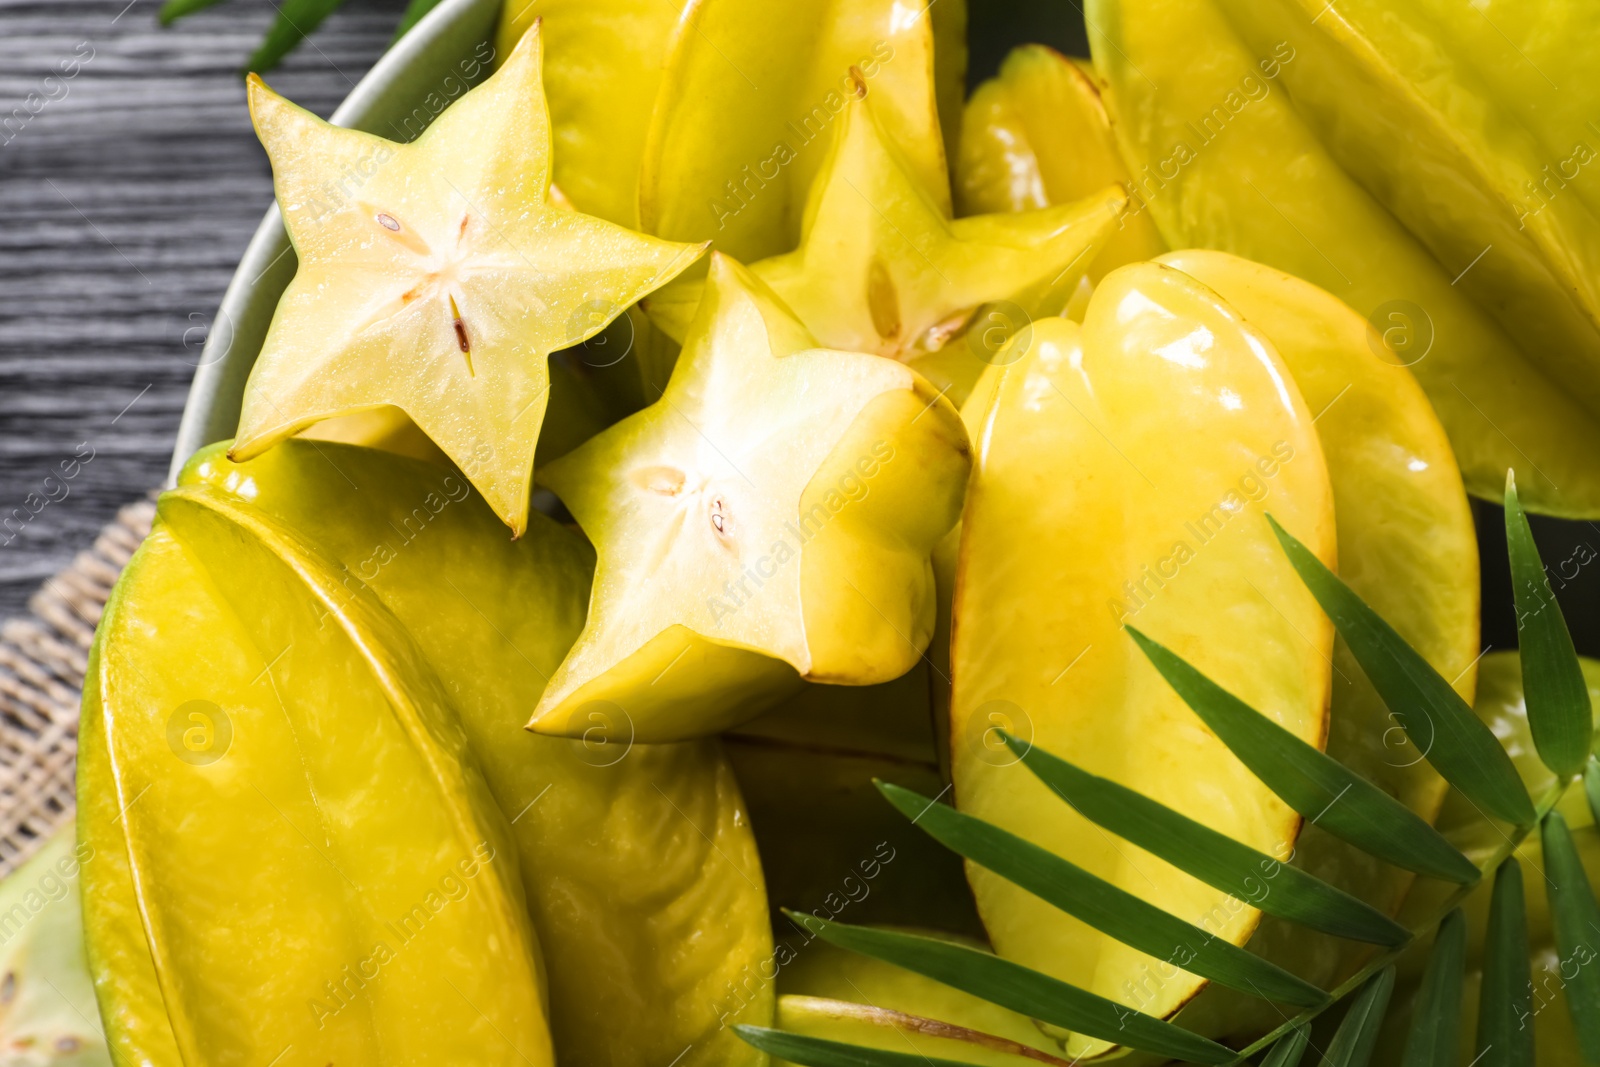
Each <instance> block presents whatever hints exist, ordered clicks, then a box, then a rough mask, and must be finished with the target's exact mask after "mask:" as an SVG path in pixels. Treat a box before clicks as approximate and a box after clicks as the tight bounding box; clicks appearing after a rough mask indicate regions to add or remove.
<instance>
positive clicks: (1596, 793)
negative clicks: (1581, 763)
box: [1583, 756, 1600, 826]
mask: <svg viewBox="0 0 1600 1067" xmlns="http://www.w3.org/2000/svg"><path fill="white" fill-rule="evenodd" d="M1583 791H1584V793H1585V794H1586V795H1587V796H1588V798H1589V813H1590V814H1591V815H1593V816H1594V821H1595V825H1597V826H1600V759H1595V758H1594V757H1593V756H1590V757H1589V765H1588V766H1587V767H1586V768H1584V771H1583Z"/></svg>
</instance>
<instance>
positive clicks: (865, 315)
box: [645, 77, 1127, 369]
mask: <svg viewBox="0 0 1600 1067" xmlns="http://www.w3.org/2000/svg"><path fill="white" fill-rule="evenodd" d="M855 89H856V91H855V94H854V95H853V96H852V97H851V98H850V100H849V103H848V105H847V106H846V108H845V110H844V113H843V114H842V115H841V116H840V117H839V120H838V125H837V126H836V133H835V139H834V142H833V145H832V148H831V150H830V153H829V155H828V158H827V159H826V160H825V161H824V162H823V165H822V169H821V171H820V173H819V174H818V176H817V181H816V184H815V185H813V186H812V190H811V198H810V200H809V202H808V203H807V205H806V214H805V217H804V220H803V223H802V227H801V232H802V236H801V242H800V247H799V248H797V249H795V250H794V251H793V252H789V253H787V254H785V255H781V256H774V257H772V258H770V259H764V260H761V261H759V262H757V263H755V264H754V265H753V266H752V267H751V270H752V271H753V272H754V273H755V275H756V276H757V277H759V278H760V279H761V280H762V281H764V282H766V283H767V284H768V285H769V286H771V288H772V290H773V291H774V292H776V293H777V294H778V296H780V297H781V298H782V299H783V301H784V302H785V303H787V304H788V305H789V306H790V307H791V308H792V309H794V312H795V314H796V315H798V316H799V318H800V321H801V322H803V323H805V325H806V328H807V329H809V330H810V331H811V332H812V333H813V334H815V335H816V336H817V338H818V339H819V340H820V341H821V342H822V343H823V344H825V345H828V346H830V347H834V348H842V349H848V350H851V351H856V352H872V353H876V354H877V355H881V356H889V357H891V358H896V359H904V360H912V359H916V358H918V357H920V356H925V355H927V354H928V353H932V352H935V351H937V350H938V349H940V348H941V347H943V346H944V345H945V344H946V343H947V342H949V341H950V340H951V339H952V338H953V337H955V336H956V335H958V334H961V333H963V332H964V331H965V330H966V329H967V328H968V326H969V324H970V323H971V321H972V319H973V316H974V312H976V311H977V310H978V309H979V308H980V307H981V306H982V305H984V304H988V303H992V302H997V301H1007V302H1009V303H1010V304H1012V305H1015V310H1013V311H1011V312H1010V314H1011V316H1012V317H1013V318H1019V319H1020V317H1021V316H1035V315H1044V314H1055V313H1057V312H1059V311H1060V309H1061V307H1062V306H1064V305H1065V302H1066V298H1067V296H1068V295H1070V294H1071V292H1072V290H1073V289H1074V288H1075V287H1076V286H1077V284H1078V279H1079V278H1080V277H1082V276H1083V274H1084V273H1085V272H1086V271H1087V270H1088V268H1089V265H1090V263H1091V262H1093V260H1094V257H1095V253H1096V252H1098V251H1099V249H1100V248H1101V247H1102V246H1103V245H1104V244H1105V243H1106V242H1107V241H1108V240H1109V239H1110V238H1111V237H1112V236H1113V235H1114V234H1115V233H1116V229H1117V224H1118V220H1119V218H1120V217H1121V214H1122V212H1123V210H1124V208H1125V207H1126V206H1127V196H1126V194H1125V193H1124V192H1123V191H1122V190H1121V189H1120V188H1117V187H1116V186H1108V187H1107V188H1105V189H1104V190H1103V191H1102V192H1099V193H1096V194H1095V195H1093V196H1090V197H1087V198H1085V199H1083V200H1079V201H1075V202H1073V203H1070V204H1061V205H1057V206H1054V207H1047V208H1040V209H1037V210H1033V211H1022V212H1017V213H1007V214H996V215H977V216H973V217H970V218H963V219H953V220H952V219H951V217H950V211H949V208H948V207H947V206H944V205H947V204H948V203H949V191H948V188H947V186H941V188H939V189H938V190H929V189H928V187H927V182H926V180H925V179H922V178H920V177H918V174H917V172H916V171H915V170H913V169H912V167H911V166H910V165H909V164H908V163H907V161H906V159H905V157H904V156H903V155H902V153H901V152H900V150H899V149H898V148H897V147H896V145H895V144H894V142H893V140H892V139H891V138H890V137H888V136H887V135H886V133H885V131H884V128H883V125H882V124H881V123H880V122H879V120H878V117H877V115H876V114H875V111H874V103H873V101H874V94H871V93H868V91H867V87H866V82H865V81H863V80H861V79H860V78H859V77H858V78H857V79H856V81H855ZM940 180H941V182H943V181H944V179H943V177H942V174H941V179H940ZM700 284H701V283H700V282H699V281H698V280H690V279H687V278H686V279H682V280H680V281H678V282H675V283H673V284H672V285H670V286H668V287H666V288H665V289H663V290H662V291H660V292H658V293H656V294H655V295H654V296H652V297H651V298H650V299H648V300H647V301H646V302H645V307H646V308H647V309H648V310H649V312H650V315H651V317H652V318H653V319H654V320H655V321H656V322H657V324H658V325H660V327H661V328H662V329H663V330H664V331H665V332H666V333H668V334H669V335H671V336H673V337H675V338H681V337H682V336H683V333H684V330H685V329H686V327H687V325H688V322H689V319H690V317H691V316H692V315H693V314H694V309H695V305H696V304H697V302H698V300H699V288H700ZM980 333H981V331H980ZM991 347H997V346H994V345H991ZM979 355H981V353H980V354H979ZM990 355H992V352H991V353H990ZM974 362H976V358H975V360H974ZM978 367H979V369H981V363H979V364H978Z"/></svg>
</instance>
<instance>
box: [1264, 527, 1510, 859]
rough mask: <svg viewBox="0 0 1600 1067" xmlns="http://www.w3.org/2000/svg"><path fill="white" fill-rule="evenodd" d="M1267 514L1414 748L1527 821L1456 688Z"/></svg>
mask: <svg viewBox="0 0 1600 1067" xmlns="http://www.w3.org/2000/svg"><path fill="white" fill-rule="evenodd" d="M1267 521H1268V522H1270V523H1272V530H1273V532H1274V533H1275V534H1277V536H1278V541H1279V542H1280V543H1281V544H1282V545H1283V550H1284V552H1285V553H1286V554H1287V555H1288V557H1289V562H1290V563H1291V564H1293V566H1294V569H1295V570H1296V571H1298V572H1299V573H1300V580H1301V581H1303V582H1305V584H1306V588H1308V589H1310V590H1311V595H1312V596H1314V597H1316V598H1317V603H1319V604H1321V605H1322V610H1323V611H1324V612H1326V613H1327V615H1328V618H1330V619H1332V620H1333V625H1334V628H1335V629H1337V630H1338V631H1339V635H1340V636H1341V637H1343V638H1344V640H1345V644H1346V645H1348V646H1349V648H1350V653H1351V655H1353V656H1354V657H1355V659H1356V662H1357V663H1359V664H1360V665H1361V669H1362V670H1363V671H1365V672H1366V675H1367V679H1368V680H1369V681H1371V682H1372V686H1373V688H1374V689H1376V690H1377V691H1378V695H1379V696H1381V697H1382V698H1383V702H1384V703H1385V704H1387V705H1389V710H1390V711H1392V712H1393V713H1394V715H1395V718H1396V719H1397V720H1399V722H1400V725H1401V726H1402V727H1403V728H1404V729H1405V731H1406V733H1407V734H1408V735H1409V736H1410V738H1411V740H1412V743H1414V744H1415V745H1416V746H1417V750H1418V751H1419V752H1421V753H1422V754H1423V755H1424V756H1425V757H1427V760H1428V762H1429V763H1431V764H1433V767H1434V769H1435V770H1437V771H1438V772H1439V773H1440V774H1441V775H1443V776H1444V778H1445V780H1446V781H1448V782H1449V783H1450V784H1451V785H1453V786H1455V787H1456V788H1457V789H1459V790H1460V791H1461V792H1462V794H1463V795H1465V796H1466V797H1467V798H1469V799H1470V800H1471V801H1472V802H1473V803H1475V804H1477V805H1478V806H1479V807H1480V808H1482V809H1483V810H1484V811H1486V812H1488V813H1490V814H1491V815H1494V816H1495V817H1496V818H1500V819H1504V820H1505V821H1506V822H1509V823H1513V824H1514V825H1517V826H1532V825H1533V822H1534V819H1535V818H1536V816H1535V813H1534V810H1533V802H1532V801H1531V800H1530V799H1529V798H1528V791H1527V790H1526V789H1525V788H1523V785H1522V779H1521V778H1520V777H1519V776H1518V775H1517V768H1516V765H1515V764H1513V763H1512V762H1511V757H1510V756H1508V755H1506V751H1505V749H1503V748H1501V747H1500V742H1498V741H1496V740H1495V736H1494V734H1493V733H1491V732H1490V730H1489V728H1488V727H1487V726H1485V725H1484V724H1483V721H1482V720H1481V719H1479V718H1478V717H1477V716H1476V715H1474V714H1473V712H1472V709H1471V708H1470V707H1468V706H1467V702H1466V701H1465V700H1462V699H1461V694H1459V693H1457V692H1456V691H1455V690H1454V689H1452V688H1451V687H1450V683H1449V682H1448V681H1446V680H1445V679H1444V678H1443V677H1442V676H1441V675H1440V674H1439V672H1438V671H1436V670H1434V669H1433V667H1432V666H1430V665H1429V663H1428V661H1427V660H1425V659H1423V658H1422V655H1421V654H1420V653H1419V652H1417V650H1416V649H1414V648H1412V647H1411V646H1410V645H1408V644H1406V641H1405V639H1404V638H1403V637H1401V636H1400V635H1399V634H1398V633H1396V632H1395V629H1394V627H1392V626H1390V625H1389V624H1388V623H1387V622H1384V621H1383V619H1382V618H1381V617H1380V616H1379V615H1378V613H1377V612H1375V611H1373V610H1372V609H1371V608H1370V607H1368V606H1367V604H1366V602H1365V601H1363V600H1362V599H1361V598H1360V597H1359V596H1357V595H1356V593H1355V591H1354V590H1353V589H1351V588H1350V587H1349V586H1348V585H1345V584H1344V582H1342V581H1340V580H1339V578H1338V576H1337V575H1335V574H1334V573H1333V572H1332V571H1330V570H1329V569H1328V568H1327V567H1326V566H1324V565H1323V562H1322V561H1321V560H1320V559H1318V558H1317V557H1316V555H1315V554H1314V553H1312V552H1311V550H1310V549H1308V548H1306V546H1305V545H1303V544H1301V543H1300V542H1299V541H1297V540H1295V538H1294V537H1293V536H1292V535H1291V534H1289V533H1288V531H1286V530H1284V528H1283V527H1281V526H1279V525H1278V523H1277V522H1276V520H1274V519H1273V518H1272V517H1271V516H1268V517H1267ZM1424 727H1426V728H1424ZM1358 843H1359V842H1358ZM1385 858H1387V857H1385Z"/></svg>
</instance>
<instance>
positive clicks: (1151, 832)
mask: <svg viewBox="0 0 1600 1067" xmlns="http://www.w3.org/2000/svg"><path fill="white" fill-rule="evenodd" d="M1005 740H1006V744H1007V745H1009V746H1010V748H1011V751H1013V752H1015V753H1016V754H1017V755H1018V756H1020V757H1021V758H1022V762H1023V763H1025V764H1027V766H1028V769H1029V770H1031V771H1033V773H1034V774H1035V775H1037V776H1038V777H1039V779H1040V781H1042V782H1044V784H1045V785H1048V786H1049V787H1050V788H1051V789H1052V790H1054V791H1055V793H1056V795H1057V796H1059V797H1061V799H1063V800H1065V801H1066V802H1067V803H1068V804H1071V805H1072V806H1073V807H1074V808H1075V809H1077V811H1078V813H1079V814H1081V815H1082V816H1083V817H1084V818H1086V819H1088V820H1089V821H1090V822H1092V823H1095V824H1096V825H1098V826H1101V827H1103V828H1104V829H1107V830H1110V831H1111V832H1112V833H1114V834H1116V835H1117V836H1118V837H1120V838H1122V839H1123V840H1125V841H1129V842H1131V843H1133V844H1135V845H1138V846H1139V847H1140V848H1142V849H1144V850H1145V851H1146V852H1149V853H1151V854H1153V855H1156V856H1160V857H1161V858H1162V859H1164V860H1166V861H1167V862H1168V863H1170V864H1172V865H1173V866H1174V867H1178V868H1180V869H1181V870H1183V871H1186V872H1187V873H1189V874H1192V875H1194V876H1195V877H1196V878H1198V879H1200V880H1201V881H1202V882H1205V883H1206V884H1207V885H1209V886H1211V887H1212V888H1214V889H1220V890H1222V891H1223V892H1224V893H1227V894H1229V895H1231V896H1233V897H1235V898H1236V899H1238V900H1242V901H1246V902H1248V903H1250V904H1252V905H1254V906H1255V907H1258V908H1260V909H1261V910H1262V911H1264V912H1266V913H1267V914H1268V915H1276V916H1277V917H1279V918H1280V919H1288V920H1289V921H1290V922H1296V923H1299V924H1300V925H1302V926H1308V927H1310V928H1311V929H1313V930H1321V931H1322V932H1323V933H1327V934H1333V935H1334V936H1335V937H1344V938H1349V939H1350V940H1352V941H1366V942H1369V943H1371V944H1376V945H1390V946H1393V945H1398V944H1401V943H1402V942H1404V941H1405V940H1406V939H1407V938H1409V937H1410V936H1411V935H1410V932H1409V931H1407V930H1406V928H1405V927H1403V926H1401V925H1400V924H1399V923H1397V922H1395V921H1394V920H1393V919H1391V918H1389V917H1388V916H1387V915H1385V914H1383V913H1382V912H1381V911H1379V910H1378V909H1376V908H1374V907H1372V906H1371V905H1370V904H1367V903H1366V902H1364V901H1361V900H1357V899H1356V898H1355V897H1353V896H1351V895H1350V894H1348V893H1346V892H1345V891H1344V890H1342V889H1338V888H1336V887H1334V886H1331V885H1329V884H1328V883H1327V882H1324V881H1322V880H1321V879H1320V878H1317V877H1316V876H1314V875H1310V874H1307V873H1306V872H1305V871H1302V870H1301V869H1300V868H1298V867H1292V866H1289V865H1288V864H1285V863H1282V862H1280V861H1278V860H1277V859H1274V858H1273V857H1271V856H1269V855H1267V854H1266V853H1265V852H1260V851H1257V850H1256V849H1253V848H1251V847H1250V846H1248V845H1243V844H1240V843H1239V842H1237V841H1235V840H1234V839H1233V838H1231V837H1229V836H1227V835H1226V834H1220V833H1218V832H1217V831H1215V830H1213V829H1211V828H1210V827H1209V826H1205V825H1202V824H1201V823H1198V822H1196V821H1195V820H1193V819H1191V818H1189V817H1188V816H1187V815H1181V814H1179V813H1178V812H1176V811H1173V810H1172V809H1171V808H1168V807H1167V806H1166V805H1164V804H1161V803H1159V802H1157V801H1154V800H1151V799H1150V798H1149V797H1147V796H1145V795H1144V794H1143V793H1140V792H1138V791H1137V790H1133V789H1129V788H1128V787H1127V786H1124V785H1120V784H1118V783H1116V782H1113V781H1111V780H1110V779H1108V778H1100V777H1098V776H1096V775H1093V774H1090V773H1089V772H1088V771H1085V770H1082V769H1080V768H1078V767H1075V766H1073V765H1072V764H1071V763H1068V762H1067V761H1066V760H1063V759H1060V758H1058V757H1056V756H1053V755H1051V754H1050V753H1048V752H1046V751H1044V750H1043V749H1041V748H1037V747H1035V746H1033V745H1030V744H1026V743H1024V742H1022V741H1019V740H1017V739H1016V738H1014V737H1011V736H1010V735H1006V738H1005ZM890 800H891V801H893V797H891V798H890ZM897 806H898V805H897ZM901 810H902V811H904V810H905V809H904V808H901ZM1264 879H1272V883H1273V884H1272V891H1271V892H1270V893H1267V892H1262V886H1263V885H1264V881H1263V880H1264ZM1258 898H1259V899H1258Z"/></svg>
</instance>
